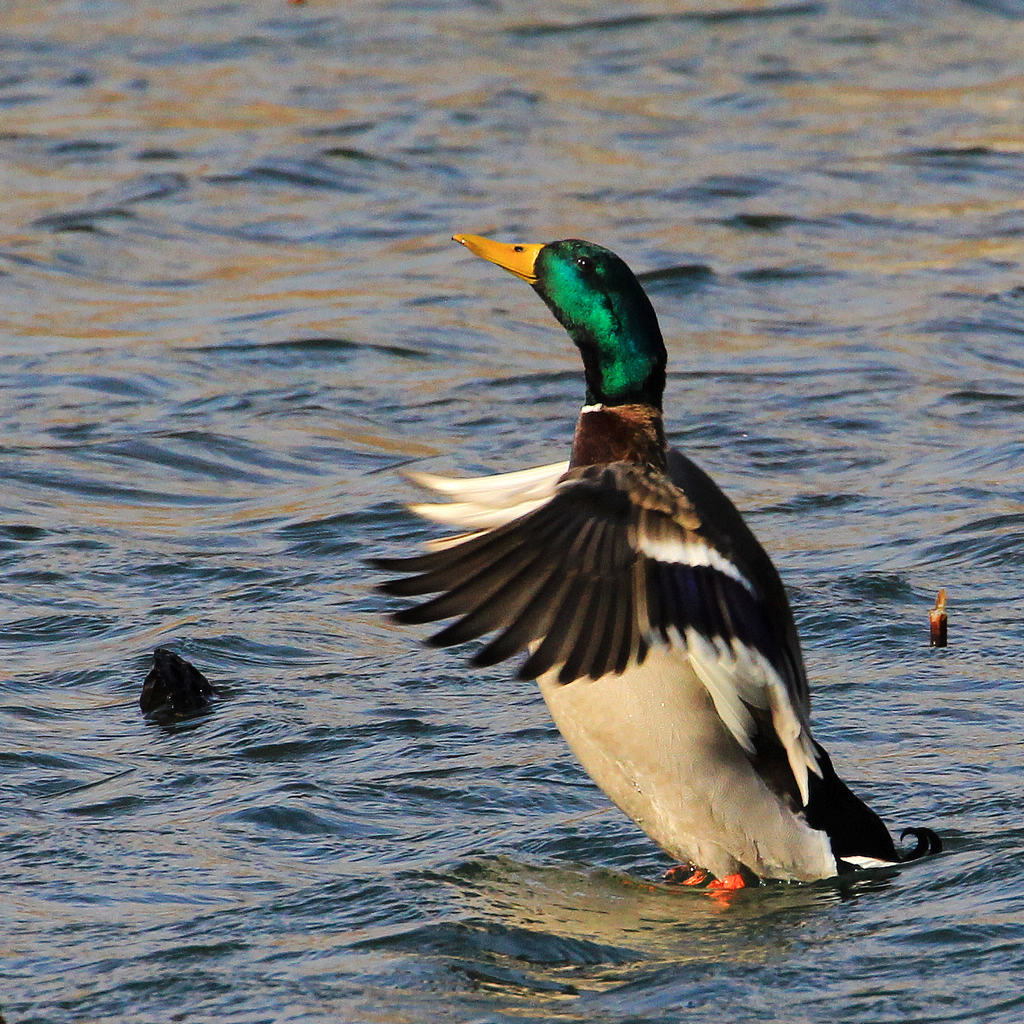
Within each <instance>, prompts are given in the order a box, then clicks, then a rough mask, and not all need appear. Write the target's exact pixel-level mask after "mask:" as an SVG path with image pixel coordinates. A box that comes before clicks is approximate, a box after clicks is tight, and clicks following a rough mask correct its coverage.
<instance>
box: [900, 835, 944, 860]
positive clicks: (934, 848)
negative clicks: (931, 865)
mask: <svg viewBox="0 0 1024 1024" xmlns="http://www.w3.org/2000/svg"><path fill="white" fill-rule="evenodd" d="M907 836H913V837H914V847H913V849H911V850H906V851H904V850H901V851H900V852H899V861H900V863H901V864H906V863H907V861H911V860H918V859H919V858H921V857H927V856H929V855H930V854H933V853H942V840H941V839H940V838H939V837H938V835H937V834H936V833H935V832H933V831H932V830H931V829H930V828H905V829H904V830H903V831H902V832H901V833H900V842H901V843H902V842H903V840H904V839H906V838H907Z"/></svg>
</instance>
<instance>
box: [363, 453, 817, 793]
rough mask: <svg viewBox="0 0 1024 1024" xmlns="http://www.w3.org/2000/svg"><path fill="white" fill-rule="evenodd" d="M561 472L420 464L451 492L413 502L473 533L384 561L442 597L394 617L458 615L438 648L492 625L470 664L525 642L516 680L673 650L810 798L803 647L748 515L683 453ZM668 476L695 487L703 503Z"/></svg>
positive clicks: (811, 754) (737, 729)
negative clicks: (447, 473) (471, 470)
mask: <svg viewBox="0 0 1024 1024" xmlns="http://www.w3.org/2000/svg"><path fill="white" fill-rule="evenodd" d="M561 469H562V467H559V466H552V467H542V468H541V469H538V470H530V471H526V472H525V473H523V474H507V475H505V476H504V477H496V478H484V479H483V480H480V481H465V482H463V481H446V480H443V479H442V478H432V477H423V476H421V477H420V478H419V482H421V483H423V484H424V485H425V486H429V487H431V488H432V489H435V490H438V491H441V492H442V493H445V494H447V495H449V496H451V497H454V498H456V499H457V502H456V504H453V505H444V506H416V507H415V509H416V511H418V512H420V513H421V514H424V515H427V516H428V517H430V518H434V519H438V520H442V521H445V522H447V523H449V524H450V525H455V526H460V527H463V528H466V529H467V530H469V531H470V532H468V533H465V534H462V535H460V536H458V537H455V538H447V539H445V540H443V541H441V542H440V543H436V544H435V545H434V550H431V551H429V552H428V553H426V554H423V555H419V556H416V557H413V558H404V559H378V560H377V561H376V563H375V564H376V565H377V566H378V567H380V568H383V569H386V570H391V571H395V572H401V573H406V574H410V575H407V576H405V577H404V578H401V579H396V580H392V581H390V582H388V583H386V584H385V585H384V587H383V589H384V590H385V592H387V593H389V594H392V595H395V596H397V597H419V596H422V595H428V594H436V595H437V596H436V597H433V598H432V599H431V600H428V601H426V602H425V603H423V604H419V605H414V606H412V607H409V608H406V609H404V610H402V611H400V612H398V613H397V615H396V618H397V619H398V621H400V622H408V623H422V622H433V621H437V620H441V619H454V620H455V621H454V622H452V623H451V624H450V625H448V626H446V627H445V628H444V629H442V630H441V631H440V632H439V633H437V634H435V635H434V636H433V637H431V639H430V643H432V644H434V645H437V646H448V645H451V644H458V643H463V642H465V641H467V640H472V639H475V638H478V637H481V636H484V635H486V634H490V633H494V634H496V635H495V636H494V637H493V638H492V639H491V640H490V641H489V642H487V643H486V644H485V645H484V646H483V647H482V648H481V649H480V650H479V651H478V652H477V653H476V655H475V656H474V657H473V659H472V661H473V664H475V665H492V664H495V663H497V662H499V661H503V660H504V659H506V658H509V657H511V656H512V655H514V654H517V653H518V652H520V651H523V650H529V652H530V653H529V655H528V657H527V658H526V660H525V662H524V663H523V665H522V667H521V668H520V670H519V675H520V677H521V678H534V677H536V676H540V675H543V674H544V673H546V672H556V673H557V678H558V680H559V681H560V682H562V683H564V684H570V683H572V682H574V681H575V680H578V679H583V678H591V679H598V678H600V677H601V676H604V675H606V674H608V673H621V672H623V671H625V670H626V669H627V668H628V667H630V666H632V665H636V664H640V663H642V662H643V661H644V659H645V657H646V655H647V651H648V650H649V649H650V647H651V646H653V645H661V646H668V647H671V648H674V649H676V650H679V651H680V652H681V653H682V654H684V655H685V656H686V657H687V658H688V659H689V661H690V663H691V665H692V667H693V669H694V671H695V673H696V675H697V677H698V678H699V679H700V680H701V682H702V683H703V685H704V686H705V688H706V689H707V691H708V693H709V694H710V696H711V699H712V701H713V702H714V705H715V708H716V710H717V712H718V714H719V716H720V717H721V719H722V721H723V723H724V724H725V725H726V726H727V728H728V729H729V731H730V732H731V733H732V735H733V736H734V737H735V738H736V740H737V741H738V742H739V743H740V744H741V745H742V746H743V747H744V749H746V750H747V751H748V753H749V754H750V755H751V756H752V757H757V756H760V755H762V754H763V753H764V751H765V748H766V745H768V746H770V745H772V744H774V745H775V746H776V748H777V747H779V746H781V748H782V749H783V750H784V751H785V757H786V759H787V761H788V764H789V767H790V769H791V771H792V775H793V779H794V780H795V782H796V786H797V789H798V790H799V793H800V798H801V801H802V803H806V802H807V777H808V769H810V770H811V771H815V772H817V771H818V766H817V760H816V757H815V751H814V747H813V745H812V741H811V738H810V731H809V728H808V724H807V699H806V694H807V687H806V680H805V677H804V671H803V663H802V660H801V658H800V651H799V644H798V642H797V641H796V632H795V628H793V626H792V617H791V615H790V614H789V608H788V604H786V603H785V594H784V592H783V591H782V586H781V583H779V582H778V576H777V574H775V571H774V568H772V567H771V562H770V561H769V560H768V557H767V555H766V554H764V552H763V549H761V547H760V545H759V544H758V543H757V541H756V540H755V539H754V537H753V535H752V534H751V533H750V531H749V530H748V529H747V528H746V526H745V525H744V524H743V521H742V519H741V518H740V516H739V513H738V512H736V510H735V508H733V506H732V505H731V503H730V502H729V501H728V499H727V498H725V496H724V495H722V493H721V492H720V491H719V490H718V488H717V487H715V485H714V484H713V483H712V482H711V481H710V478H708V477H706V475H704V474H703V473H702V472H701V471H700V470H699V469H697V467H695V466H694V465H693V463H690V462H689V461H688V460H685V459H683V458H682V457H681V456H677V455H674V454H673V459H672V462H671V464H670V471H671V474H672V478H673V479H669V478H668V477H666V476H665V475H664V474H661V473H658V472H656V471H654V470H651V469H649V468H645V467H641V466H637V465H633V464H630V463H624V462H622V463H612V464H610V465H606V466H588V467H582V468H578V469H573V470H570V471H568V472H565V473H564V474H563V473H561ZM556 474H557V475H556ZM674 480H679V481H680V482H681V483H682V484H683V485H687V484H688V485H689V487H690V488H691V489H697V490H699V491H700V492H701V493H700V499H701V500H700V502H699V503H695V502H693V501H691V499H690V497H689V496H688V493H687V488H686V486H677V485H676V483H675V482H673V481H674ZM709 487H710V488H711V489H712V492H713V493H712V492H706V489H707V488H709ZM696 504H699V506H700V507H701V508H702V509H703V508H705V506H706V505H707V506H708V507H709V508H710V509H711V511H712V513H713V516H712V518H713V519H714V520H715V521H711V519H709V517H708V516H707V515H706V514H705V515H704V516H701V515H698V513H697V511H696ZM441 509H443V510H445V511H444V512H441V511H439V510H441ZM733 519H734V521H732V520H733ZM737 524H738V526H737ZM737 533H738V542H736V543H734V541H736V537H737ZM750 544H752V545H753V548H751V549H749V550H744V549H746V548H749V545H750ZM765 565H767V571H768V586H767V588H766V587H765V585H764V580H763V578H762V577H763V575H764V573H765ZM776 586H777V591H776V589H775V588H776ZM780 595H781V601H782V604H783V607H782V611H781V614H780V611H779V609H778V608H777V607H776V604H777V602H778V599H779V596H780ZM766 731H767V733H768V734H769V735H767V736H766Z"/></svg>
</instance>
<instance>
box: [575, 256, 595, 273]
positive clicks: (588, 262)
mask: <svg viewBox="0 0 1024 1024" xmlns="http://www.w3.org/2000/svg"><path fill="white" fill-rule="evenodd" d="M576 266H577V267H579V268H580V270H582V271H584V272H586V271H590V270H593V269H594V261H593V260H592V259H591V258H590V257H589V256H577V257H576Z"/></svg>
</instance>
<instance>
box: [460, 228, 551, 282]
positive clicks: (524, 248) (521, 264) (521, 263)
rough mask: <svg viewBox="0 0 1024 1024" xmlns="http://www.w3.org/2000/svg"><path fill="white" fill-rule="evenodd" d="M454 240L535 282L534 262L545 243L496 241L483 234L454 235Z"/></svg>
mask: <svg viewBox="0 0 1024 1024" xmlns="http://www.w3.org/2000/svg"><path fill="white" fill-rule="evenodd" d="M452 241H453V242H458V243H459V244H460V245H464V246H465V247H466V248H467V249H468V250H469V251H470V252H471V253H473V255H474V256H480V257H482V258H483V259H485V260H488V261H490V262H491V263H495V264H497V265H498V266H499V267H501V268H502V269H503V270H507V271H508V272H509V273H510V274H515V275H516V277H518V278H521V279H522V280H524V281H525V282H526V283H527V284H535V283H536V281H537V274H536V272H535V271H534V269H533V267H534V264H535V263H536V262H537V255H538V253H539V252H540V251H541V249H543V248H544V246H543V245H522V244H520V243H518V242H494V241H492V240H491V239H490V238H484V237H483V236H481V235H452Z"/></svg>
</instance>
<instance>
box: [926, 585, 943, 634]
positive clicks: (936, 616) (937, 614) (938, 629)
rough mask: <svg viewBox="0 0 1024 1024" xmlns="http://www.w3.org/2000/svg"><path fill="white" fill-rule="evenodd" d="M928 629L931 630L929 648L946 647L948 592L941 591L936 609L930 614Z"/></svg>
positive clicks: (936, 600) (936, 599)
mask: <svg viewBox="0 0 1024 1024" xmlns="http://www.w3.org/2000/svg"><path fill="white" fill-rule="evenodd" d="M928 627H929V629H930V630H931V642H930V643H929V644H928V646H929V647H945V646H946V591H945V589H942V590H940V591H939V595H938V597H936V598H935V607H934V608H933V609H932V610H931V611H930V612H929V613H928Z"/></svg>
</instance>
